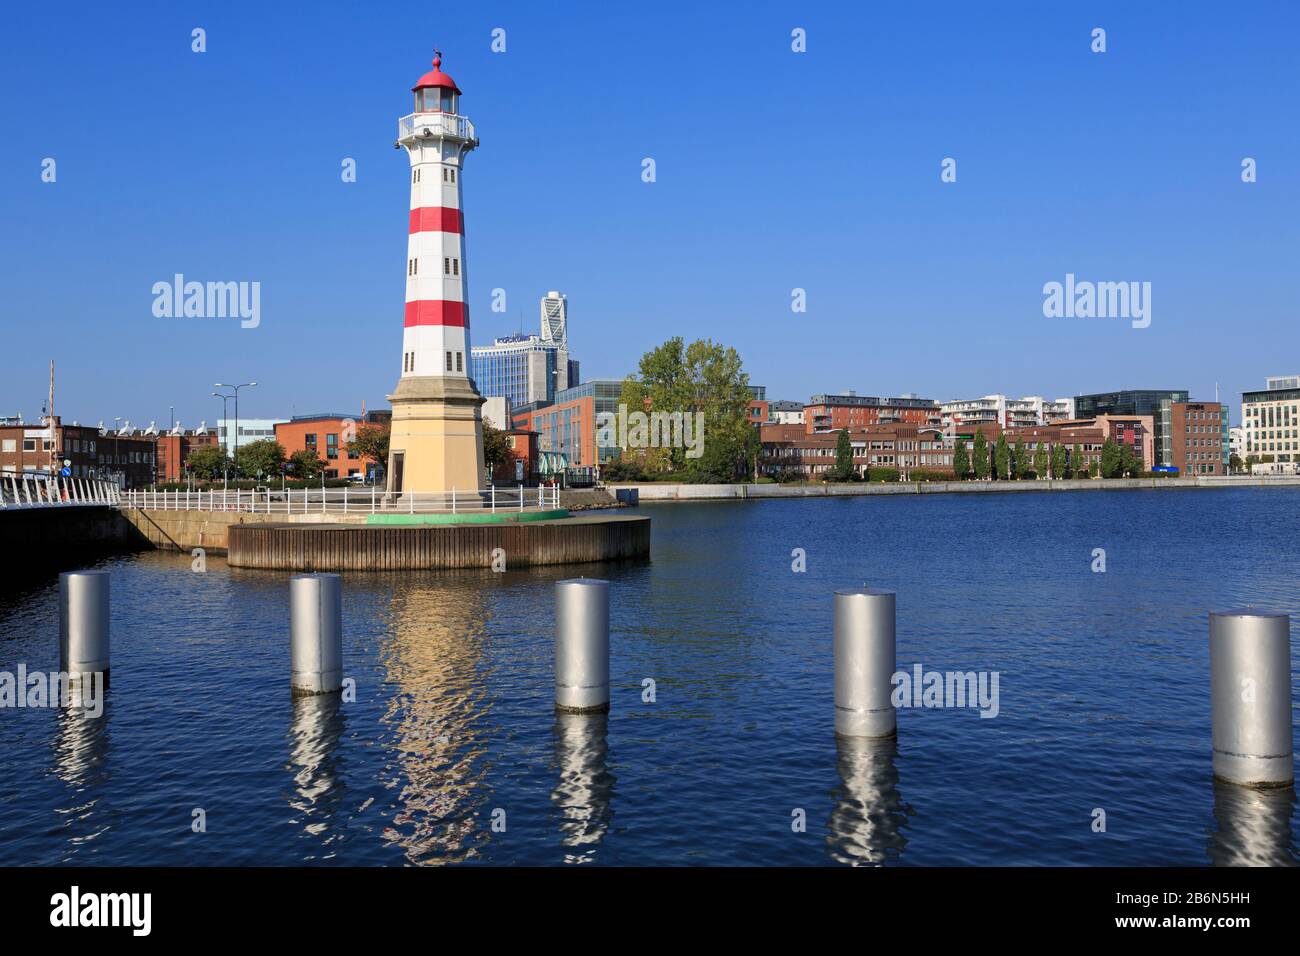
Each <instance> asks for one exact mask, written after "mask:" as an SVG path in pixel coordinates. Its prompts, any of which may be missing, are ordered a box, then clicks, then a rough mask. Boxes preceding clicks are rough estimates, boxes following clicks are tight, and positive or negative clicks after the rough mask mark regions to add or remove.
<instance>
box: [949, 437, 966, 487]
mask: <svg viewBox="0 0 1300 956" xmlns="http://www.w3.org/2000/svg"><path fill="white" fill-rule="evenodd" d="M952 471H953V474H955V475H956V476H957V478H958V479H959V480H960V479H963V478H965V477H966V475H967V474H968V473H969V472H970V454H969V453H968V452H967V451H966V439H964V438H958V439H957V444H956V445H955V446H954V447H953V450H952Z"/></svg>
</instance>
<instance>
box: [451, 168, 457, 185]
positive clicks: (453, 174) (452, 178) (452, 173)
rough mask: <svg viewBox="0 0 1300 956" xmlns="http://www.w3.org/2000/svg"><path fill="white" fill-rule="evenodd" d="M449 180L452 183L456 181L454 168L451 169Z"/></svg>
mask: <svg viewBox="0 0 1300 956" xmlns="http://www.w3.org/2000/svg"><path fill="white" fill-rule="evenodd" d="M451 181H452V182H453V183H454V182H455V181H456V170H454V169H453V170H451Z"/></svg>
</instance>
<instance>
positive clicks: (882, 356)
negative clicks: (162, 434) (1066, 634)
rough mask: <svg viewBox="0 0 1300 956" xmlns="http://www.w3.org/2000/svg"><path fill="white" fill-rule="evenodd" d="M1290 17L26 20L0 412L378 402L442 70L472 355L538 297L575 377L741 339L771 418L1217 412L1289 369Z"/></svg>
mask: <svg viewBox="0 0 1300 956" xmlns="http://www.w3.org/2000/svg"><path fill="white" fill-rule="evenodd" d="M899 8H901V9H899ZM1298 9H1300V8H1297V6H1296V5H1295V4H1290V3H1281V2H1276V3H1274V2H1262V3H1252V4H1247V5H1229V4H1204V3H1179V4H1177V5H1175V4H1161V3H1149V4H1133V3H1089V4H1083V3H1078V4H1073V3H1055V2H1054V3H993V4H974V3H969V4H945V3H927V4H915V5H911V4H907V5H904V4H893V5H891V4H864V3H812V4H809V3H803V2H801V3H793V2H791V3H746V4H739V3H736V4H701V3H689V4H688V3H655V4H611V3H576V4H563V5H555V4H536V3H485V4H475V3H465V4H461V5H444V4H438V5H434V4H415V3H407V4H403V3H376V4H359V3H348V4H343V3H331V2H315V3H311V4H289V3H285V4H278V3H277V4H270V3H256V4H253V3H242V2H223V3H138V4H131V5H125V6H116V5H103V4H93V5H92V4H66V5H51V4H41V5H36V6H32V5H27V6H26V7H24V8H23V12H22V15H21V16H17V15H14V14H11V15H10V17H9V18H8V19H9V22H8V23H7V24H6V30H5V32H4V35H3V37H2V38H0V54H2V55H0V82H2V83H3V89H4V90H5V91H6V92H5V94H4V96H3V98H2V99H0V123H3V129H4V135H3V138H2V139H0V214H2V216H3V222H4V226H5V228H4V229H3V230H0V261H2V262H3V269H2V271H0V275H3V279H4V287H3V288H4V296H3V299H2V300H0V303H2V305H0V414H13V413H14V412H22V413H24V414H25V415H27V416H28V417H29V418H32V417H35V416H36V415H38V414H39V413H40V410H41V403H42V401H43V398H44V394H45V390H46V378H47V369H48V362H49V360H50V359H51V358H54V359H55V360H56V361H57V363H58V387H59V391H58V396H57V399H56V404H57V410H58V411H59V412H60V413H61V414H63V415H64V416H65V417H66V418H67V419H69V420H71V419H73V418H76V419H79V420H81V421H98V420H100V419H107V420H112V419H113V418H114V417H118V416H122V417H127V418H130V419H132V420H133V421H135V422H147V421H149V420H150V419H157V420H159V421H160V422H164V423H165V422H166V421H167V418H168V414H169V412H168V409H169V406H174V407H175V409H176V414H177V416H178V417H180V418H181V419H182V420H183V421H184V422H185V423H186V424H187V425H190V424H193V423H195V422H197V420H198V419H200V418H206V419H208V420H209V422H211V421H212V420H213V419H215V418H216V417H217V413H218V411H219V408H220V403H219V402H218V401H216V400H215V399H212V398H210V397H209V395H210V393H211V391H212V388H211V384H212V383H214V382H217V381H222V382H230V381H239V382H245V381H252V380H256V381H258V382H259V383H260V384H259V386H258V388H256V389H252V390H250V391H246V392H245V393H244V394H243V398H242V400H241V403H240V413H241V416H244V417H255V416H286V417H287V416H290V415H293V414H308V413H311V412H315V411H327V410H337V411H345V412H346V411H353V410H355V409H357V408H358V407H359V406H360V404H361V402H362V401H364V402H365V403H366V406H367V408H375V407H382V406H385V405H386V401H385V395H386V393H387V392H388V391H389V390H390V389H391V388H392V387H393V385H394V384H395V382H396V380H397V377H398V374H399V372H400V361H401V360H400V352H401V335H402V314H403V313H402V305H403V296H404V280H405V272H404V269H405V262H404V260H405V253H406V237H407V212H406V210H407V200H408V196H407V191H408V188H409V186H408V175H407V173H408V166H407V164H406V160H405V159H404V157H403V156H402V155H401V154H400V153H398V152H396V151H395V150H394V149H393V139H394V135H395V129H396V120H397V118H398V117H399V116H401V115H404V114H405V113H407V112H409V111H410V99H411V97H410V93H409V89H410V87H411V86H412V85H413V84H414V82H415V80H416V78H417V77H419V76H420V74H421V73H423V72H424V71H425V70H427V69H428V68H429V61H430V58H431V55H432V50H433V48H434V47H435V46H437V47H438V48H440V49H441V50H442V51H443V53H444V62H443V66H444V69H446V70H447V71H448V72H449V73H451V74H452V76H454V77H455V78H456V80H457V82H458V84H459V85H460V87H461V89H462V90H463V91H464V97H463V100H462V111H463V112H464V113H465V114H466V115H468V116H469V117H470V118H471V119H472V120H473V121H474V123H475V124H476V127H477V129H478V133H479V136H480V138H481V140H482V145H481V147H480V148H479V149H478V150H476V151H475V152H474V153H473V154H471V156H470V157H469V160H468V165H467V168H466V172H465V177H464V192H465V215H466V223H467V227H466V232H467V236H466V239H467V256H466V258H467V264H468V278H469V282H470V290H469V295H470V309H471V315H472V335H473V338H474V341H476V342H480V343H482V342H486V341H488V340H489V339H490V338H492V337H493V336H496V335H500V334H505V333H507V332H511V331H515V330H517V329H518V328H519V327H520V325H521V324H522V326H523V328H524V329H525V330H529V331H531V330H535V328H536V323H537V300H538V298H539V297H540V296H541V295H543V294H544V293H545V292H546V291H547V290H548V289H560V290H562V291H564V292H565V293H566V294H567V295H568V296H569V300H570V327H571V331H570V339H571V344H572V349H573V351H574V353H575V355H576V356H577V357H578V358H579V359H580V360H581V362H582V367H583V376H584V378H595V377H621V376H622V375H624V374H626V373H627V372H629V371H631V370H633V369H634V368H635V365H636V361H637V359H638V357H639V356H640V355H641V353H642V352H644V351H645V350H647V349H648V348H651V347H652V346H654V345H656V344H658V343H659V342H661V341H663V340H664V339H665V338H667V337H669V336H670V335H683V336H686V337H688V338H694V337H711V338H714V339H716V340H719V341H722V342H725V343H727V344H730V345H734V346H735V347H736V348H737V349H738V350H739V351H740V353H741V355H742V357H743V358H744V361H745V365H746V368H747V369H748V371H749V372H750V376H751V381H753V382H755V383H760V384H765V385H766V386H767V387H768V394H769V396H770V397H773V398H794V399H805V398H807V397H808V396H809V395H810V394H811V393H814V392H821V391H831V392H835V391H842V390H845V389H850V388H852V389H856V390H857V391H858V392H859V393H860V394H888V395H895V394H900V393H903V392H916V393H919V394H921V395H924V396H927V397H931V398H936V399H939V400H945V399H950V398H960V397H971V396H975V395H981V394H986V393H990V392H1006V393H1011V394H1014V395H1022V394H1044V395H1047V396H1048V397H1056V396H1062V395H1073V394H1076V393H1079V392H1087V391H1102V390H1108V389H1113V388H1121V387H1158V388H1188V389H1190V390H1191V391H1192V394H1193V396H1194V397H1198V398H1204V399H1211V398H1213V397H1214V386H1215V383H1216V382H1218V383H1219V384H1220V386H1221V389H1222V395H1223V396H1224V397H1225V398H1226V399H1230V400H1231V401H1232V402H1233V403H1234V406H1235V405H1236V403H1237V402H1238V400H1239V398H1240V394H1239V393H1240V392H1241V391H1242V390H1243V389H1249V388H1259V387H1262V386H1263V379H1264V377H1265V376H1266V375H1270V374H1290V373H1297V372H1300V348H1297V345H1300V308H1298V307H1297V295H1296V288H1295V284H1296V280H1297V265H1298V263H1300V259H1298V253H1300V216H1297V211H1298V210H1300V203H1298V202H1297V200H1298V199H1300V124H1298V123H1297V122H1296V116H1297V112H1296V110H1297V102H1298V101H1300V96H1297V93H1300V74H1298V73H1297V71H1296V70H1295V62H1296V60H1297V56H1298V53H1300V51H1298V49H1297V48H1298V47H1300V30H1298V29H1297V28H1298V27H1300V12H1297V11H1298ZM1099 26H1100V27H1103V28H1105V29H1106V31H1107V52H1105V53H1104V54H1094V53H1092V52H1091V51H1090V42H1091V40H1090V32H1091V30H1092V29H1093V28H1094V27H1099ZM195 27H202V28H204V29H205V30H206V31H207V45H208V50H207V52H206V53H202V54H196V53H193V52H191V49H190V44H191V36H190V31H191V30H192V29H193V28H195ZM498 27H499V28H503V29H504V30H505V31H506V46H507V49H506V52H505V53H493V52H492V51H491V49H490V43H491V39H492V37H491V32H492V30H493V29H494V28H498ZM795 27H802V28H804V29H806V31H807V37H808V39H807V46H808V50H807V52H806V53H802V54H796V53H793V52H792V51H791V49H790V33H791V30H792V29H794V28H795ZM1247 156H1249V157H1253V158H1255V159H1256V161H1257V163H1258V176H1259V181H1258V182H1256V183H1254V184H1244V183H1242V182H1241V179H1240V164H1241V161H1242V158H1243V157H1247ZM46 157H53V158H54V159H55V160H56V162H57V181H56V182H54V183H43V182H42V181H41V176H40V174H41V162H42V160H43V159H44V158H46ZM347 157H351V158H353V159H355V160H356V163H357V181H356V182H355V183H344V182H343V181H342V180H341V177H340V168H341V167H340V164H341V162H342V160H343V159H344V158H347ZM644 157H653V158H654V159H655V162H656V165H657V181H656V182H654V183H649V184H648V183H644V182H642V180H641V161H642V159H643V158H644ZM945 157H953V158H955V159H956V160H957V172H958V177H957V182H955V183H950V184H945V183H942V182H940V178H939V172H940V162H941V160H942V159H943V158H945ZM177 272H180V273H183V274H184V275H185V276H186V278H187V279H197V280H201V281H208V280H214V281H257V282H260V283H261V287H262V303H261V311H262V317H261V324H260V326H259V327H258V328H256V329H241V328H240V326H239V323H238V322H237V321H233V320H222V319H164V318H156V317H155V316H154V315H153V312H152V303H153V296H152V293H151V291H150V290H151V288H152V286H153V284H154V283H155V282H159V281H170V279H171V277H172V276H173V274H174V273H177ZM1067 272H1072V273H1074V274H1076V275H1077V276H1078V277H1079V278H1080V279H1093V280H1098V281H1130V280H1133V281H1149V282H1151V284H1152V322H1151V326H1150V327H1149V328H1146V329H1134V328H1132V327H1131V325H1130V323H1129V322H1127V321H1125V320H1122V319H1047V318H1045V317H1044V316H1043V314H1042V302H1043V295H1042V287H1043V284H1044V283H1045V282H1049V281H1062V280H1063V279H1064V277H1065V274H1066V273H1067ZM498 287H499V288H503V289H505V290H506V294H507V303H508V312H507V313H506V314H499V313H493V312H491V311H490V310H489V302H490V295H491V290H492V289H493V288H498ZM796 287H798V288H803V289H806V290H807V301H808V310H807V312H805V313H802V314H798V313H793V312H792V311H791V309H790V301H791V298H790V297H791V290H792V289H794V288H796ZM1236 420H1237V411H1236V410H1235V408H1234V413H1233V421H1234V422H1236Z"/></svg>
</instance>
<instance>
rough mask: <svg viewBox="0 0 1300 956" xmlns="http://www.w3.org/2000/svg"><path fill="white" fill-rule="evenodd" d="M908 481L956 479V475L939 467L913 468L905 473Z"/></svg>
mask: <svg viewBox="0 0 1300 956" xmlns="http://www.w3.org/2000/svg"><path fill="white" fill-rule="evenodd" d="M907 480H908V481H956V480H957V475H956V474H955V473H954V472H951V471H944V470H942V469H940V468H913V469H912V470H911V471H909V472H908V473H907Z"/></svg>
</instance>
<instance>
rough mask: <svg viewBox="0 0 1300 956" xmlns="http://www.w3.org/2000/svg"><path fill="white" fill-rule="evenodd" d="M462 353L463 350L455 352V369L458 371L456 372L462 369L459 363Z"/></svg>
mask: <svg viewBox="0 0 1300 956" xmlns="http://www.w3.org/2000/svg"><path fill="white" fill-rule="evenodd" d="M464 354H465V353H464V352H457V353H456V371H458V372H460V371H463V367H462V364H461V363H462V356H463V355H464Z"/></svg>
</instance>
